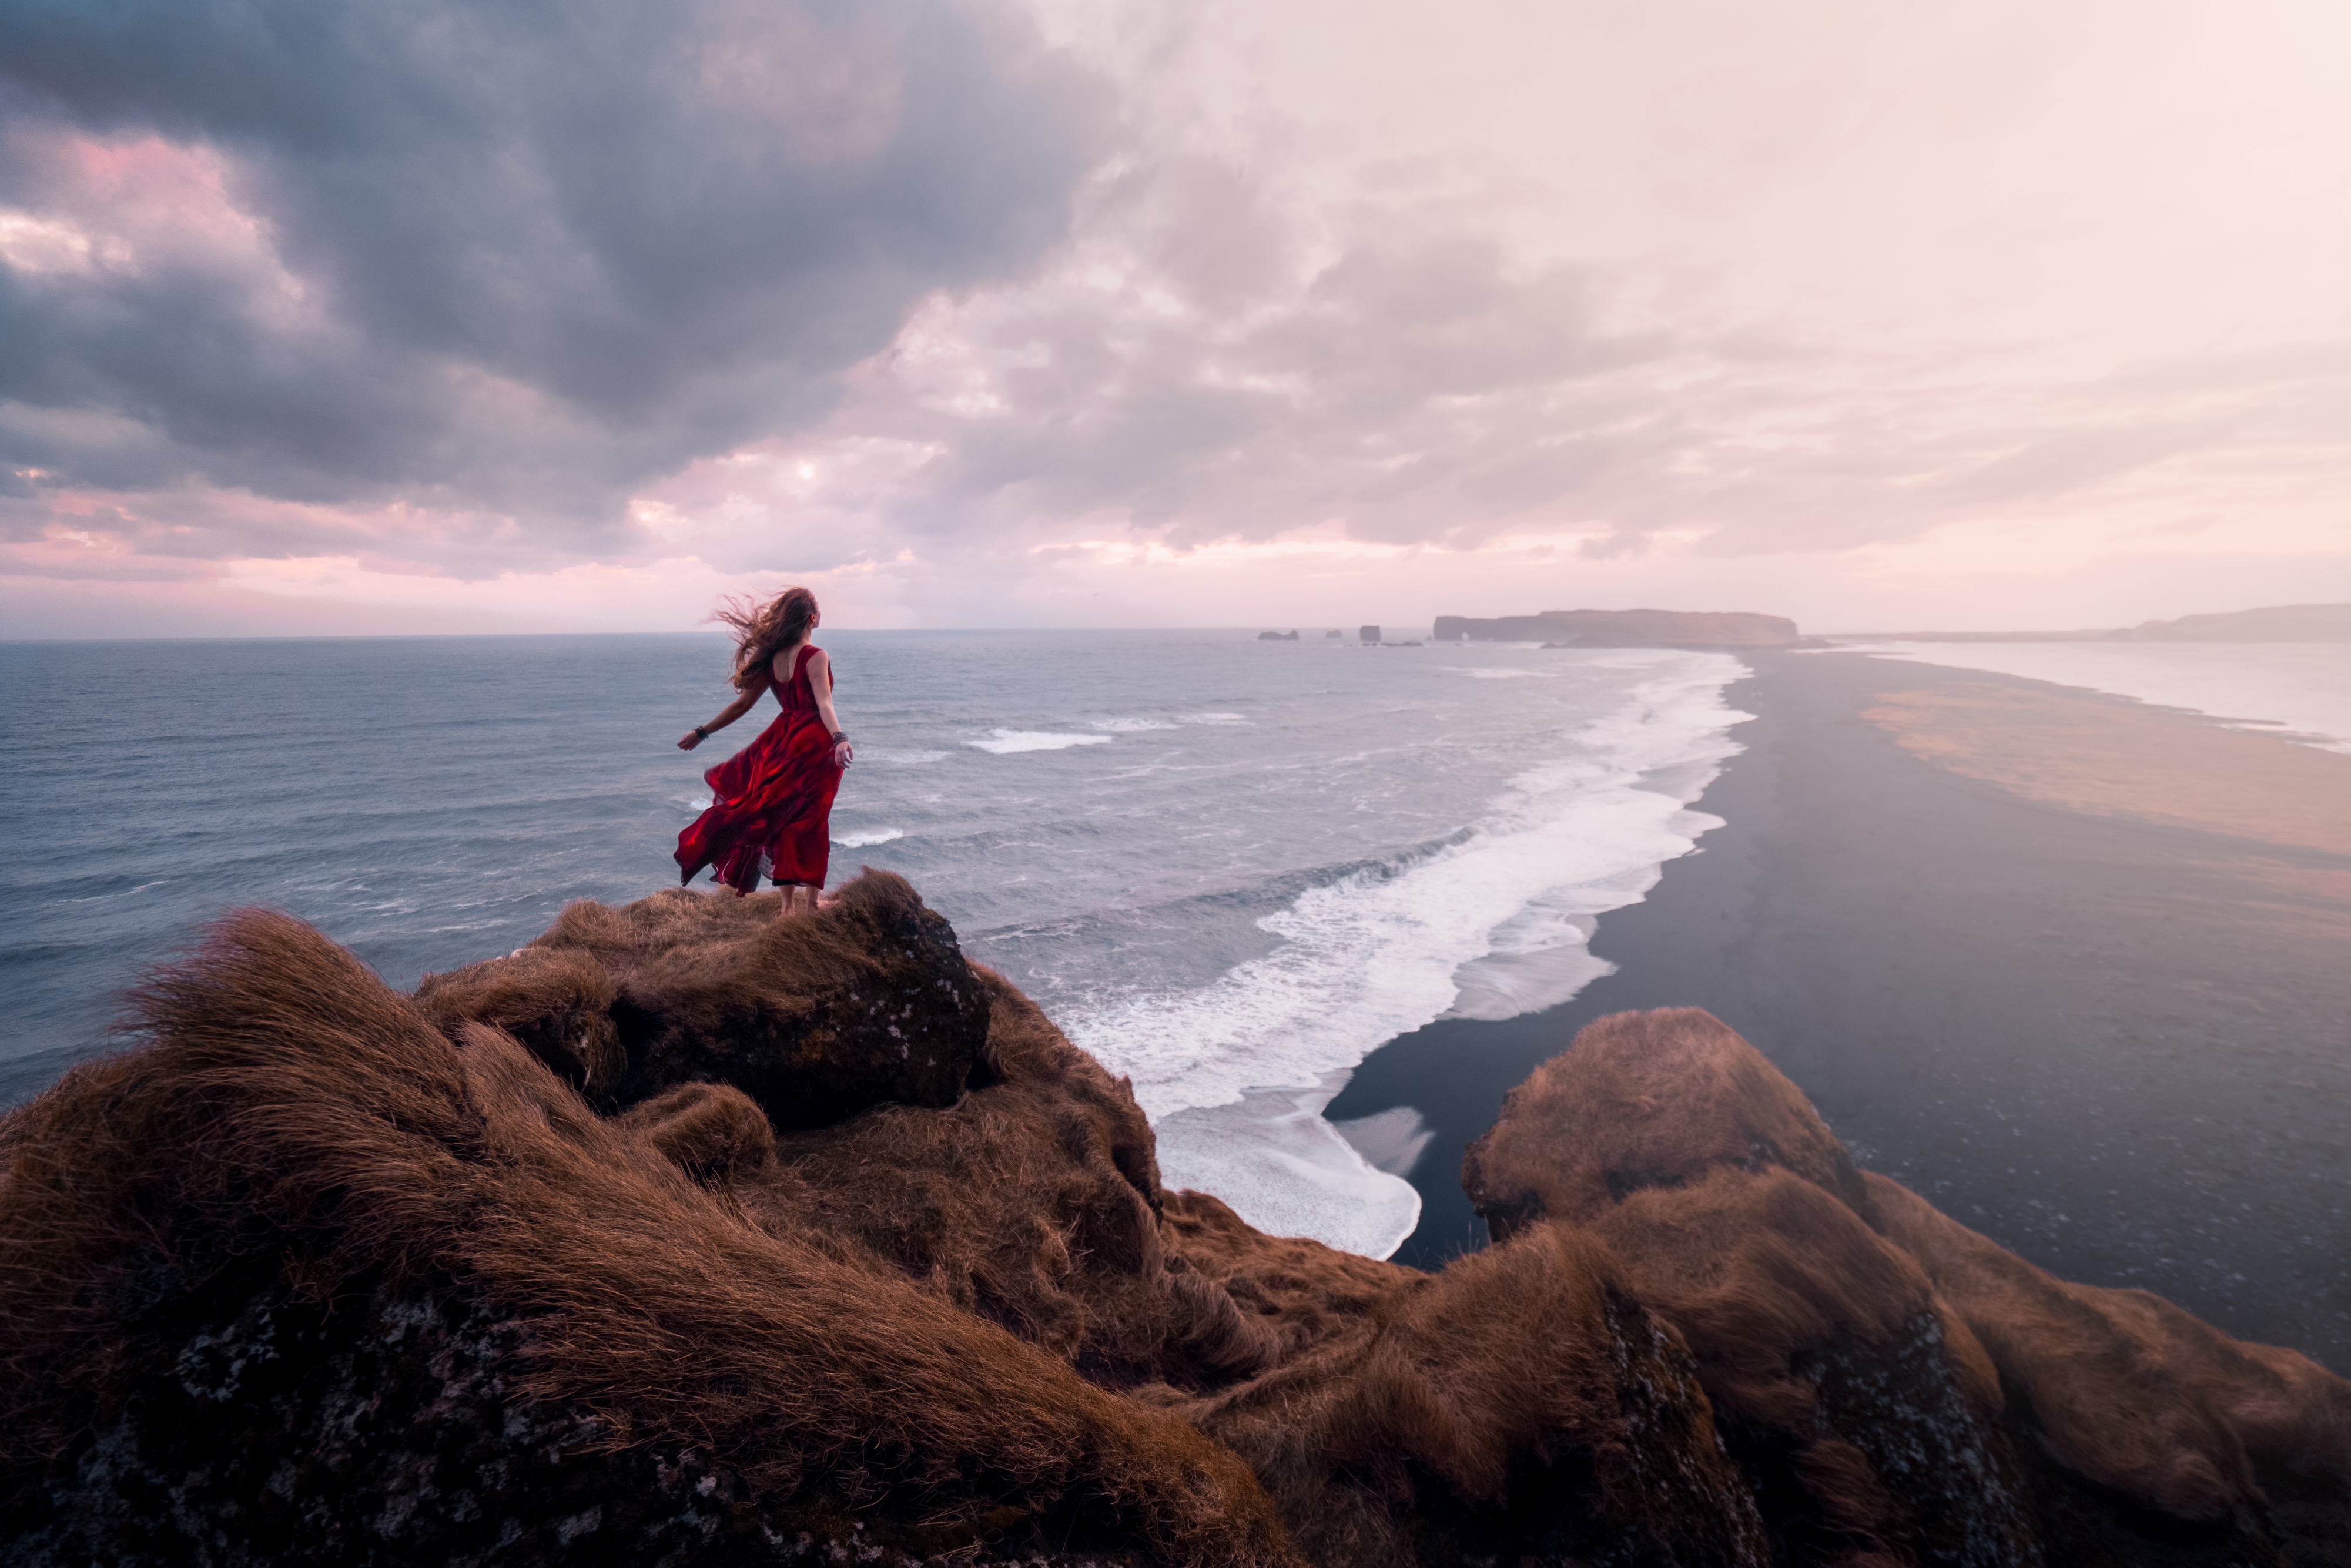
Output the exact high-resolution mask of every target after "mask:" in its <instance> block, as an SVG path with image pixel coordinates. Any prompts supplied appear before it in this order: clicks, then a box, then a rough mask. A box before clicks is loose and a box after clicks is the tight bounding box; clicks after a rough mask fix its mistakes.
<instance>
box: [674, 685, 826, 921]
mask: <svg viewBox="0 0 2351 1568" xmlns="http://www.w3.org/2000/svg"><path fill="white" fill-rule="evenodd" d="M815 652H816V646H815V644H813V643H810V644H808V645H807V646H804V647H802V648H801V649H800V651H799V653H798V654H797V655H796V656H794V658H793V660H792V678H791V679H790V680H789V681H786V682H784V683H782V684H781V685H771V686H770V687H769V688H768V689H769V690H771V691H773V692H774V693H775V694H776V700H777V701H778V702H779V703H781V704H782V705H783V707H784V711H783V712H781V713H779V714H778V715H777V716H776V721H775V723H773V724H771V725H769V726H768V728H767V733H765V734H764V735H762V736H760V737H759V738H758V739H757V740H755V741H753V742H752V743H751V744H750V745H748V746H747V747H744V748H743V749H742V750H740V751H738V752H737V753H736V754H735V755H734V756H732V757H730V758H727V759H726V761H724V762H722V763H720V764H719V765H718V766H717V767H716V768H712V769H711V770H710V771H709V772H707V773H705V774H704V775H703V776H702V780H703V782H704V783H705V784H707V785H709V786H710V810H707V811H705V812H703V813H702V815H701V816H700V817H698V818H696V819H695V823H694V826H692V827H690V828H688V829H686V830H685V831H684V832H682V833H680V834H678V836H677V863H678V866H679V868H680V870H681V871H682V872H683V873H684V874H683V875H681V876H680V877H679V878H678V881H679V882H680V883H689V882H692V881H693V880H694V877H695V873H696V872H699V871H700V870H701V869H702V868H703V867H704V866H706V865H712V864H713V862H716V867H715V869H716V873H717V877H718V880H719V881H720V882H722V883H726V885H727V886H729V887H732V888H734V889H735V890H736V891H737V892H738V893H748V892H750V891H751V890H752V889H753V888H755V887H758V885H759V873H760V872H761V871H762V870H765V871H766V872H768V874H769V875H770V876H771V877H773V878H774V880H775V881H776V882H778V883H807V884H808V885H809V886H810V887H822V886H823V885H824V868H825V862H826V861H827V860H828V859H829V858H830V857H831V853H832V822H831V820H832V796H833V791H834V790H836V789H840V788H841V769H840V768H838V767H836V766H834V764H833V760H832V735H831V731H829V730H827V729H826V728H825V727H824V720H823V719H821V718H820V717H818V716H817V711H816V692H815V690H814V688H813V687H812V686H810V684H809V673H808V662H809V658H810V655H812V654H813V653H815ZM824 685H825V690H826V691H827V692H831V690H832V674H831V669H830V667H828V668H827V670H826V673H825V683H824Z"/></svg>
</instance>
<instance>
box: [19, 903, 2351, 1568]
mask: <svg viewBox="0 0 2351 1568" xmlns="http://www.w3.org/2000/svg"><path fill="white" fill-rule="evenodd" d="M777 909H778V900H777V896H776V895H775V894H762V895H759V896H757V897H753V898H749V899H736V898H733V897H731V896H726V895H723V894H722V895H718V896H705V895H702V894H695V893H691V892H687V891H684V890H682V889H671V890H669V891H666V892H664V893H661V894H655V895H654V896H653V897H651V898H647V899H644V900H642V901H640V902H639V903H636V904H631V905H628V906H627V907H625V908H617V909H616V908H611V907H608V906H605V905H601V904H589V903H580V904H572V905H570V906H569V908H567V909H566V910H565V911H564V912H563V914H562V915H561V916H560V917H559V918H558V920H557V921H556V923H555V925H553V926H551V927H550V928H549V931H548V932H547V933H546V935H545V936H541V937H540V938H539V939H538V941H536V942H534V943H532V944H531V945H530V946H528V947H526V948H523V949H522V950H520V951H519V952H517V953H516V954H514V955H512V956H508V957H506V958H498V959H492V960H489V961H487V962H485V963H482V964H477V965H475V966H473V967H470V968H467V969H464V970H460V971H457V972H455V973H454V974H450V975H444V976H438V977H432V978H430V979H428V980H427V982H426V983H425V984H424V985H423V986H421V987H419V988H418V989H417V991H416V992H415V994H414V995H413V996H406V997H403V996H402V995H399V994H398V993H396V992H393V991H392V990H391V989H389V988H386V987H385V986H384V985H383V984H382V983H381V981H380V980H379V979H378V978H377V977H375V976H374V975H373V974H372V973H371V972H370V971H369V970H368V969H367V968H366V967H365V966H363V965H362V964H360V962H359V961H358V960H357V959H356V958H354V957H352V956H350V954H349V953H347V952H345V951H344V950H342V949H341V948H340V947H337V946H335V945H334V944H332V943H330V942H329V941H328V940H327V939H326V938H325V937H323V936H319V934H318V933H317V932H315V931H313V930H311V929H310V928H309V927H308V926H306V925H301V924H300V923H299V922H298V921H295V920H293V919H291V918H289V917H287V916H285V915H268V914H264V913H260V912H253V911H248V912H246V913H244V914H241V915H232V916H230V917H229V918H228V919H227V920H225V921H224V922H223V923H222V924H221V925H220V926H219V927H218V928H217V929H216V930H215V931H214V934H213V936H212V938H211V940H210V942H209V943H208V945H207V946H204V948H203V949H201V950H200V951H198V952H197V953H196V954H195V955H194V956H193V957H191V958H189V959H188V960H186V961H184V962H183V963H181V964H179V965H178V966H176V967H171V968H167V969H164V970H162V971H161V972H160V973H158V974H157V975H156V976H155V977H153V978H152V979H151V980H150V981H149V983H148V984H147V985H146V986H145V987H144V988H142V990H141V992H140V993H139V995H138V998H137V1005H138V1008H139V1012H140V1017H141V1029H142V1034H141V1038H140V1043H138V1045H137V1046H136V1048H135V1049H132V1050H129V1051H125V1052H123V1053H121V1054H119V1055H116V1056H113V1057H110V1058H108V1059H106V1060H103V1061H96V1062H91V1063H88V1064H86V1065H83V1066H81V1067H78V1068H75V1069H74V1070H72V1071H69V1072H68V1074H67V1075H66V1077H65V1078H64V1079H63V1080H62V1081H60V1082H58V1083H57V1086H56V1087H55V1088H53V1089H51V1090H50V1091H49V1092H47V1093H45V1094H43V1095H41V1096H40V1097H39V1098H37V1099H36V1100H34V1101H33V1102H31V1103H28V1104H26V1105H24V1106H21V1107H18V1108H17V1109H16V1110H14V1111H12V1112H10V1113H7V1114H6V1115H5V1116H0V1563H5V1564H7V1565H9V1568H67V1565H69V1564H70V1565H73V1568H81V1565H84V1564H88V1563H175V1564H176V1563H192V1564H204V1565H219V1568H229V1565H232V1564H234V1565H236V1568H266V1565H275V1564H293V1563H306V1564H307V1563H320V1564H324V1563H336V1564H353V1565H381V1568H392V1565H394V1564H401V1565H406V1564H416V1563H466V1564H471V1565H475V1568H541V1565H549V1564H578V1565H580V1568H588V1565H590V1564H594V1565H600V1568H601V1565H603V1564H617V1563H630V1564H640V1563H641V1564H646V1565H648V1568H651V1565H664V1568H719V1565H721V1564H724V1565H727V1568H734V1565H737V1564H743V1565H747V1564H753V1563H759V1564H768V1563H810V1564H814V1563H871V1564H883V1565H885V1568H909V1565H912V1564H916V1563H923V1564H939V1565H946V1564H950V1563H952V1564H956V1565H958V1568H976V1565H980V1564H998V1565H1004V1564H1013V1563H1019V1564H1025V1565H1029V1568H1056V1565H1058V1568H1080V1565H1086V1568H1095V1565H1099V1568H1151V1565H1164V1568H1179V1565H1183V1568H1193V1565H1196V1568H1259V1565H1263V1568H1307V1565H1309V1564H1311V1565H1314V1568H1358V1565H1378V1568H1438V1565H1440V1564H1443V1565H1454V1564H1468V1563H1512V1564H1541V1565H1543V1568H1573V1565H1586V1568H1863V1565H1867V1568H1924V1565H1927V1564H1951V1565H1961V1568H2069V1565H2072V1564H2097V1565H2101V1568H2155V1565H2157V1564H2162V1565H2165V1568H2220V1565H2222V1564H2232V1565H2233V1564H2249V1565H2250V1564H2262V1565H2265V1568H2285V1565H2289V1564H2293V1565H2299V1568H2319V1565H2322V1564H2334V1563H2341V1562H2342V1561H2343V1558H2342V1556H2341V1554H2340V1552H2339V1550H2338V1549H2339V1546H2340V1543H2341V1542H2343V1541H2345V1540H2346V1539H2351V1384H2346V1383H2345V1382H2344V1381H2343V1380H2342V1379H2340V1378H2337V1377H2335V1376H2333V1375H2330V1374H2328V1373H2327V1372H2325V1370H2324V1369H2322V1368H2320V1367H2319V1366H2317V1365H2316V1364H2314V1363H2312V1362H2311V1361H2309V1360H2308V1359H2307V1358H2305V1357H2304V1356H2301V1355H2299V1354H2295V1353H2294V1352H2292V1351H2289V1350H2279V1349H2273V1348H2270V1347H2266V1346H2262V1345H2253V1344H2246V1343H2240V1342H2237V1341H2234V1340H2231V1339H2229V1338H2228V1337H2226V1336H2225V1335H2222V1334H2220V1333H2218V1332H2217V1331H2215V1330H2213V1329H2211V1328H2210V1327H2208V1326H2207V1325H2205V1324H2204V1323H2202V1322H2199V1321H2197V1320H2196V1319H2194V1318H2192V1317H2190V1316H2189V1315H2188V1314H2187V1313H2186V1312H2181V1311H2179V1309H2178V1308H2176V1307H2173V1306H2171V1305H2170V1304H2169V1303H2168V1302H2165V1301H2162V1300H2160V1299H2159V1298H2158V1297H2155V1296H2152V1295H2149V1294H2147V1292H2145V1291H2109V1290H2096V1289H2091V1288H2088V1287H2085V1286H2079V1285H2071V1284H2067V1283H2064V1281H2059V1280H2056V1279H2053V1278H2052V1277H2051V1276H2049V1275H2048V1274H2045V1273H2043V1272H2042V1271H2041V1270H2038V1269H2035V1268H2033V1267H2032V1266H2031V1265H2029V1264H2027V1263H2025V1262H2023V1261H2022V1260H2020V1259H2018V1258H2016V1257H2015V1256H2013V1255H2012V1254H2010V1253H2008V1252H2005V1251H2003V1250H2001V1249H2000V1248H1999V1247H1997V1246H1995V1245H1994V1244H1993V1243H1992V1242H1991V1241H1990V1240H1988V1239H1985V1238H1983V1237H1981V1236H1979V1235H1977V1234H1975V1233H1974V1232H1973V1231H1970V1230H1969V1229H1967V1228H1964V1227H1962V1226H1960V1225H1959V1224H1958V1223H1957V1222H1955V1221H1953V1220H1951V1219H1949V1218H1947V1217H1945V1216H1944V1215H1942V1214H1940V1213H1938V1212H1937V1211H1936V1210H1935V1209H1934V1208H1933V1207H1931V1206H1929V1205H1928V1203H1927V1201H1926V1200H1925V1199H1923V1198H1921V1197H1918V1196H1917V1195H1916V1194H1914V1193H1912V1192H1909V1191H1908V1190H1907V1189H1906V1188H1904V1187H1902V1186H1898V1185H1896V1183H1894V1182H1891V1181H1888V1180H1886V1179H1885V1178H1884V1177H1881V1176H1873V1175H1871V1174H1869V1173H1867V1172H1865V1171H1860V1170H1857V1169H1855V1166H1854V1165H1853V1163H1852V1161H1851V1159H1850V1158H1849V1156H1848V1155H1847V1153H1846V1151H1845V1149H1844V1145H1841V1144H1839V1143H1838V1142H1837V1140H1836V1139H1835V1137H1834V1136H1833V1135H1832V1134H1831V1133H1830V1132H1829V1129H1828V1128H1827V1127H1826V1126H1825V1125H1824V1124H1823V1123H1822V1122H1821V1120H1820V1118H1819V1116H1818V1115H1817V1114H1815V1113H1814V1112H1813V1108H1812V1107H1811V1105H1809V1104H1808V1103H1806V1102H1805V1100H1804V1098H1803V1096H1802V1094H1801V1093H1799V1092H1797V1090H1796V1088H1795V1086H1794V1085H1793V1084H1792V1083H1790V1082H1788V1080H1787V1079H1785V1078H1783V1077H1782V1076H1781V1074H1780V1073H1779V1072H1778V1071H1776V1070H1775V1069H1774V1068H1773V1067H1772V1066H1771V1064H1770V1063H1769V1062H1768V1061H1765V1060H1764V1058H1763V1057H1762V1056H1761V1054H1760V1053H1758V1052H1757V1051H1755V1050H1754V1049H1753V1048H1752V1047H1750V1045H1749V1044H1748V1043H1747V1042H1746V1041H1745V1040H1741V1039H1740V1037H1739V1036H1738V1035H1736V1034H1734V1033H1732V1032H1731V1031H1730V1030H1729V1029H1727V1028H1725V1027H1724V1026H1723V1025H1722V1024H1721V1023H1719V1022H1718V1021H1716V1020H1715V1019H1713V1018H1711V1017H1710V1016H1708V1015H1707V1014H1705V1013H1702V1012H1698V1011H1695V1010H1689V1009H1683V1010H1677V1011H1665V1012H1656V1013H1632V1014H1619V1015H1617V1016H1616V1017H1614V1018H1610V1019H1603V1020H1601V1021H1600V1022H1598V1023H1595V1024H1593V1026H1592V1027H1591V1028H1589V1029H1587V1030H1584V1031H1583V1033H1582V1034H1580V1035H1579V1036H1577V1037H1576V1039H1575V1040H1574V1042H1573V1045H1572V1047H1570V1048H1569V1049H1567V1050H1565V1051H1563V1052H1562V1054H1561V1055H1559V1056H1557V1057H1555V1058H1553V1059H1552V1061H1549V1062H1548V1063H1546V1064H1545V1065H1543V1066H1542V1067H1541V1068H1540V1069H1539V1070H1538V1071H1536V1072H1535V1074H1534V1075H1533V1077H1532V1078H1531V1079H1530V1080H1529V1081H1528V1082H1526V1083H1525V1084H1524V1085H1522V1086H1521V1087H1520V1089H1518V1090H1516V1091H1514V1092H1513V1093H1512V1094H1511V1096H1510V1101H1509V1103H1508V1104H1507V1105H1506V1106H1505V1107H1504V1110H1503V1112H1502V1115H1501V1117H1500V1119H1499V1121H1498V1122H1497V1123H1496V1124H1495V1126H1494V1128H1493V1129H1492V1130H1491V1131H1490V1132H1489V1134H1487V1135H1486V1136H1485V1137H1484V1138H1483V1139H1481V1140H1480V1141H1479V1143H1478V1144H1477V1145H1475V1146H1474V1148H1473V1149H1472V1150H1471V1152H1470V1155H1469V1157H1468V1161H1467V1162H1466V1166H1465V1170H1464V1181H1465V1184H1466V1185H1467V1186H1468V1188H1469V1191H1470V1194H1471V1196H1472V1197H1473V1199H1474V1200H1475V1202H1476V1204H1477V1206H1478V1207H1479V1211H1480V1212H1481V1213H1482V1214H1483V1215H1484V1216H1485V1217H1486V1219H1487V1222H1488V1224H1489V1228H1491V1230H1492V1232H1493V1235H1494V1237H1495V1239H1496V1243H1497V1244H1496V1245H1495V1246H1493V1247H1491V1248H1489V1249H1486V1250H1484V1251H1482V1252H1478V1253H1473V1254H1469V1255H1467V1256H1464V1257H1460V1258H1458V1259H1456V1260H1453V1261H1452V1262H1451V1263H1450V1264H1448V1265H1447V1267H1446V1268H1445V1269H1444V1270H1441V1271H1440V1272H1437V1273H1434V1274H1426V1273H1422V1272H1420V1271H1418V1270H1413V1269H1408V1268H1404V1267H1401V1266H1399V1265H1396V1264H1393V1263H1384V1262H1379V1261H1375V1260H1371V1259H1368V1258H1361V1257H1355V1256H1353V1255H1350V1254H1346V1253H1342V1252H1335V1251H1332V1249H1329V1248H1326V1247H1323V1246H1321V1245H1319V1244H1317V1243H1314V1242H1311V1241H1304V1240H1297V1239H1282V1238H1279V1237H1272V1236H1267V1235H1264V1234H1262V1233H1260V1232H1259V1231H1257V1230H1255V1229H1252V1228H1250V1227H1249V1226H1248V1225H1246V1224H1244V1223H1243V1222H1242V1221H1241V1220H1240V1219H1239V1218H1238V1217H1237V1216H1236V1215H1235V1214H1234V1213H1233V1211H1232V1210H1231V1209H1230V1208H1228V1207H1226V1206H1225V1205H1224V1204H1222V1203H1220V1202H1218V1201H1217V1199H1216V1198H1214V1197H1207V1196H1206V1195H1204V1194H1200V1193H1193V1192H1173V1191H1169V1190H1167V1189H1166V1188H1165V1186H1162V1184H1161V1181H1160V1175H1159V1167H1158V1163H1157V1160H1156V1158H1155V1145H1154V1142H1153V1137H1152V1131H1151V1127H1150V1124H1148V1122H1146V1121H1145V1119H1144V1115H1143V1113H1142V1111H1141V1110H1140V1109H1139V1108H1138V1106H1137V1105H1136V1103H1135V1100H1134V1093H1133V1091H1132V1089H1131V1087H1130V1086H1129V1085H1128V1084H1127V1083H1126V1082H1124V1081H1123V1080H1119V1079H1113V1078H1112V1077H1111V1076H1110V1074H1109V1073H1107V1072H1106V1071H1103V1070H1102V1067H1101V1066H1100V1064H1098V1063H1097V1062H1096V1061H1094V1060H1093V1059H1092V1057H1090V1056H1088V1055H1086V1054H1085V1053H1084V1052H1083V1051H1079V1050H1077V1049H1076V1048H1075V1047H1074V1046H1072V1045H1071V1043H1070V1042H1069V1040H1067V1039H1066V1038H1064V1037H1063V1035H1062V1034H1061V1031H1060V1030H1058V1029H1056V1028H1055V1027H1054V1026H1053V1024H1052V1023H1051V1022H1050V1020H1049V1019H1046V1017H1045V1016H1044V1015H1043V1014H1042V1013H1041V1012H1040V1011H1039V1010H1038V1009H1037V1008H1036V1006H1035V1005H1034V1004H1033V1003H1031V1002H1030V1001H1029V999H1028V998H1026V997H1024V996H1022V995H1021V994H1020V993H1019V991H1018V990H1016V989H1015V988H1013V987H1012V986H1011V985H1009V984H1008V983H1007V982H1006V981H1005V980H1004V979H1003V978H1002V977H999V976H998V975H996V974H994V973H992V972H991V971H989V970H987V969H986V968H983V967H978V966H976V965H973V964H970V963H968V962H967V960H966V959H965V958H964V957H963V956H962V953H961V951H960V950H959V947H958V946H957V944H956V937H955V933H954V932H953V931H952V930H951V929H950V928H949V927H948V925H947V923H946V921H945V920H943V919H941V918H940V917H939V916H938V915H936V914H935V913H934V912H932V911H931V910H929V909H928V908H926V907H925V906H924V904H922V902H921V900H920V898H919V897H917V896H916V894H915V893H914V889H913V888H912V887H911V886H909V885H908V884H907V883H905V882H904V881H903V880H902V879H900V878H898V877H895V876H891V875H888V874H886V873H867V874H866V875H864V876H863V877H862V878H860V879H858V880H857V881H855V882H852V883H849V884H848V885H847V886H846V887H845V888H843V889H842V891H841V898H840V902H839V904H837V905H836V906H835V907H833V908H831V909H829V910H827V911H826V912H824V913H821V914H819V915H811V916H808V917H805V918H799V919H793V920H778V919H777V918H775V915H776V913H777Z"/></svg>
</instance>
